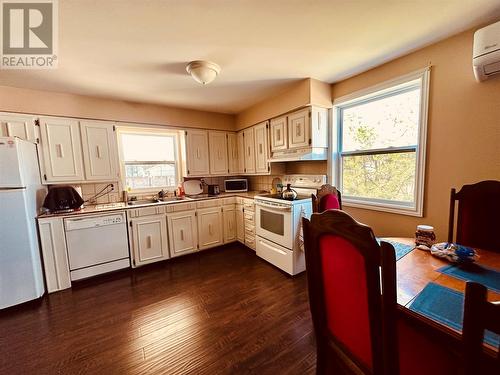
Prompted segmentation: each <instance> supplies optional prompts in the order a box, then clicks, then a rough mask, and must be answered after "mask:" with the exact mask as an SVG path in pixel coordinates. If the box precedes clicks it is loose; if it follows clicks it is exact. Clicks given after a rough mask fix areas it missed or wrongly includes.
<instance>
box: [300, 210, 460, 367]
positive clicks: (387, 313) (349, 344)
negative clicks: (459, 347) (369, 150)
mask: <svg viewBox="0 0 500 375" xmlns="http://www.w3.org/2000/svg"><path fill="white" fill-rule="evenodd" d="M303 228H304V245H305V255H306V266H307V280H308V291H309V302H310V308H311V315H312V319H313V325H314V331H315V336H316V344H317V373H318V374H332V373H356V374H360V373H361V374H398V373H402V374H414V373H415V374H416V373H418V374H434V373H435V374H439V375H444V374H451V373H452V371H450V370H455V371H456V361H455V358H454V357H452V356H451V355H450V353H448V351H447V350H448V349H447V348H449V347H451V345H449V342H448V341H443V340H442V338H441V336H440V335H441V332H437V334H436V335H435V334H434V333H435V332H436V329H435V328H434V327H433V326H432V325H431V324H427V322H426V321H425V319H420V318H415V317H414V316H413V315H412V314H410V315H406V314H402V313H398V311H397V303H396V260H395V251H394V248H393V247H392V245H391V244H389V243H386V242H383V241H382V242H381V245H380V246H379V244H378V243H377V241H376V239H375V236H374V235H373V232H372V230H371V228H370V227H368V226H366V225H363V224H360V223H358V222H356V221H355V220H354V219H353V218H352V217H351V216H349V215H348V214H347V213H345V212H343V211H341V210H328V211H325V212H323V213H314V214H312V215H311V220H310V221H309V220H307V219H303ZM428 333H429V335H428ZM438 336H439V337H438ZM449 338H450V336H449V335H446V340H448V339H449ZM400 353H401V363H400V361H399V354H400ZM426 358H427V359H426ZM434 370H435V371H434Z"/></svg>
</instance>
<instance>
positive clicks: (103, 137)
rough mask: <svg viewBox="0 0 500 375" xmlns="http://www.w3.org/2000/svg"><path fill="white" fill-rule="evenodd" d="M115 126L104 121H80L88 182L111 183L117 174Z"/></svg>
mask: <svg viewBox="0 0 500 375" xmlns="http://www.w3.org/2000/svg"><path fill="white" fill-rule="evenodd" d="M113 129H114V124H113V123H108V122H104V121H80V132H81V136H82V147H83V161H84V167H85V178H86V180H87V181H103V180H104V181H106V180H107V181H109V180H112V179H115V180H116V178H117V177H118V176H117V174H116V138H115V132H114V130H113Z"/></svg>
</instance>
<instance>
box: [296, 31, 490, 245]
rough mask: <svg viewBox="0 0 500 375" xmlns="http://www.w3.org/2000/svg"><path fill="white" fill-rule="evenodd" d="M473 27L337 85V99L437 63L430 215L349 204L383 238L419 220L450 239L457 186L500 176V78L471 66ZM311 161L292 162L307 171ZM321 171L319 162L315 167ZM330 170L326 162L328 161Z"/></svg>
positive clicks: (406, 231)
mask: <svg viewBox="0 0 500 375" xmlns="http://www.w3.org/2000/svg"><path fill="white" fill-rule="evenodd" d="M472 40H473V31H472V30H471V31H467V32H464V33H462V34H459V35H456V36H454V37H451V38H449V39H447V40H444V41H442V42H439V43H437V44H434V45H432V46H429V47H426V48H423V49H421V50H418V51H416V52H414V53H412V54H410V55H407V56H405V57H402V58H399V59H397V60H394V61H392V62H390V63H387V64H384V65H382V66H380V67H378V68H375V69H372V70H370V71H368V72H365V73H363V74H360V75H357V76H355V77H352V78H350V79H347V80H344V81H342V82H340V83H337V84H335V85H333V87H332V96H333V97H334V98H337V97H340V96H343V95H346V94H349V93H352V92H354V91H356V90H360V89H363V88H366V87H369V86H372V85H375V84H377V83H380V82H383V81H385V80H388V79H391V78H394V77H398V76H400V75H403V74H406V73H409V72H412V71H415V70H418V69H420V68H423V67H425V66H427V65H428V64H429V63H430V64H432V71H431V81H430V102H429V104H430V106H429V119H428V138H427V167H426V182H425V201H424V215H425V216H424V217H423V218H415V217H411V216H404V215H395V214H389V213H383V212H377V211H372V210H363V209H354V208H347V211H349V212H350V213H351V214H352V215H353V216H354V217H355V218H356V219H358V220H359V221H361V222H364V223H366V224H368V225H370V226H372V227H373V229H374V231H375V233H376V235H380V236H412V235H413V233H414V230H415V226H416V225H417V224H419V223H426V224H430V225H433V226H434V227H435V228H436V231H437V235H438V238H439V239H440V240H446V235H447V230H448V210H449V207H448V206H449V195H450V189H451V188H452V187H457V188H460V187H461V186H462V185H464V184H468V183H474V182H477V181H481V180H486V179H496V180H500V77H496V78H494V79H491V80H489V81H486V82H483V83H478V82H476V81H475V80H474V76H473V74H472V66H471V56H472ZM306 168H307V164H305V163H297V164H296V165H295V166H292V167H291V166H290V165H289V166H288V168H287V172H289V173H304V172H306V171H307V169H306ZM318 168H319V169H321V167H318V165H315V168H314V169H315V170H318ZM322 168H323V170H324V171H325V172H326V163H323V166H322Z"/></svg>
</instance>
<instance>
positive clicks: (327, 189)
mask: <svg viewBox="0 0 500 375" xmlns="http://www.w3.org/2000/svg"><path fill="white" fill-rule="evenodd" d="M327 194H334V195H335V196H336V197H337V199H338V201H339V208H340V209H342V196H341V194H340V191H338V190H337V188H336V187H335V186H332V185H330V184H324V185H322V186H321V188H320V189H319V190H318V193H317V194H311V198H312V208H313V212H319V204H320V202H321V198H323V197H324V196H325V195H327Z"/></svg>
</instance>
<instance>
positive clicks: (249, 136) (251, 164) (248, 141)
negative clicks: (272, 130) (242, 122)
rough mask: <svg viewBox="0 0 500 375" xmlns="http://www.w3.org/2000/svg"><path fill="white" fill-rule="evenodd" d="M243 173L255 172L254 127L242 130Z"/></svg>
mask: <svg viewBox="0 0 500 375" xmlns="http://www.w3.org/2000/svg"><path fill="white" fill-rule="evenodd" d="M243 137H244V159H245V173H255V137H254V128H253V127H252V128H248V129H245V130H244V131H243Z"/></svg>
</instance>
